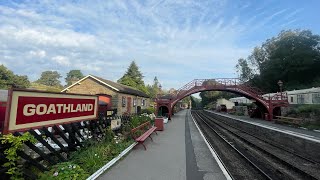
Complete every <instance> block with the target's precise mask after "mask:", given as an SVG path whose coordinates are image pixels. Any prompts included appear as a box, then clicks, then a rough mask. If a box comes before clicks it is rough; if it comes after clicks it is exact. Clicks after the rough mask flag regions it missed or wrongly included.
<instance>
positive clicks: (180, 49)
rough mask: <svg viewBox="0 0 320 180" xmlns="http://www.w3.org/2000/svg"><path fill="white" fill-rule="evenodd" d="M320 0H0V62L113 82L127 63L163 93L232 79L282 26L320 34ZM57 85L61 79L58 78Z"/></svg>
mask: <svg viewBox="0 0 320 180" xmlns="http://www.w3.org/2000/svg"><path fill="white" fill-rule="evenodd" d="M319 7H320V1H317V0H308V1H298V0H297V1H293V0H281V1H279V0H265V1H261V0H251V1H244V0H243V1H241V0H238V1H235V0H232V1H231V0H210V1H205V0H202V1H198V0H195V1H193V0H190V1H183V0H174V1H173V0H172V1H169V0H167V1H166V0H159V1H158V0H157V1H155V0H150V1H137V0H128V1H121V0H115V1H111V0H108V1H101V0H90V1H89V0H88V1H76V0H74V1H65V0H61V1H53V0H39V1H34V0H28V1H5V0H2V1H0V64H4V65H5V66H7V67H8V68H9V69H11V70H13V71H14V72H15V73H17V74H23V75H28V76H29V78H30V80H32V81H33V80H36V79H37V78H39V76H40V74H41V72H42V71H45V70H56V71H59V72H60V73H61V75H63V76H65V75H66V73H67V72H68V71H69V70H71V69H80V70H81V71H82V72H83V73H84V74H85V75H87V74H94V75H97V76H101V77H103V78H105V79H110V80H114V81H116V80H117V79H119V78H120V77H121V76H122V75H123V73H124V72H125V71H126V68H127V67H128V65H129V64H130V62H131V61H132V60H135V61H136V63H137V64H138V66H139V67H140V70H141V72H142V73H143V74H144V76H145V78H144V80H145V82H146V83H152V80H153V78H154V76H157V77H158V79H159V80H160V82H161V84H162V86H163V87H164V88H166V89H169V88H171V87H173V88H179V87H181V86H183V85H184V84H186V83H187V82H189V81H191V80H192V79H195V78H219V77H237V74H236V72H235V68H234V66H235V64H236V62H237V60H238V59H239V58H241V57H247V56H248V55H249V54H250V52H251V51H252V49H253V48H254V47H255V46H257V45H261V43H262V42H264V41H265V40H266V39H268V38H271V37H272V36H275V35H277V34H278V33H279V32H280V31H281V30H284V29H297V28H298V29H310V30H312V32H313V33H316V34H320V23H319V17H320V11H319V9H318V8H319ZM61 80H62V81H63V79H61Z"/></svg>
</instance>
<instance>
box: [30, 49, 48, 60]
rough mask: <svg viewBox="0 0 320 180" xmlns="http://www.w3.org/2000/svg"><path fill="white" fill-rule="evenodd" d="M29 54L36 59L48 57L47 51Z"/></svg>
mask: <svg viewBox="0 0 320 180" xmlns="http://www.w3.org/2000/svg"><path fill="white" fill-rule="evenodd" d="M29 54H30V55H31V56H34V57H38V58H44V57H46V51H43V50H38V51H29Z"/></svg>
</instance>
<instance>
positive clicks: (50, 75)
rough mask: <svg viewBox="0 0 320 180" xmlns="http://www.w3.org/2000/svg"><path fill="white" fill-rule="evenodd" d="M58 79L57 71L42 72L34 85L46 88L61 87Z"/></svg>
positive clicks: (59, 76)
mask: <svg viewBox="0 0 320 180" xmlns="http://www.w3.org/2000/svg"><path fill="white" fill-rule="evenodd" d="M59 78H61V75H60V74H59V73H58V72H57V71H44V72H42V73H41V77H40V78H39V79H38V80H37V81H36V83H39V84H43V85H46V86H57V87H61V84H60V80H59Z"/></svg>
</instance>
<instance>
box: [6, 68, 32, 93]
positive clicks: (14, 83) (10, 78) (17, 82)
mask: <svg viewBox="0 0 320 180" xmlns="http://www.w3.org/2000/svg"><path fill="white" fill-rule="evenodd" d="M29 86H30V81H29V80H28V77H27V76H19V75H15V74H14V73H13V72H12V71H10V70H9V69H8V68H6V67H5V66H4V65H0V88H1V89H8V88H10V87H14V88H27V87H29Z"/></svg>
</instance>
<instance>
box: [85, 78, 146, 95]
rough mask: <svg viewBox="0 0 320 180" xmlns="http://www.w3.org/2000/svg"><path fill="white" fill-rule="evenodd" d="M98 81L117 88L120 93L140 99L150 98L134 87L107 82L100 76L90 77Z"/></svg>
mask: <svg viewBox="0 0 320 180" xmlns="http://www.w3.org/2000/svg"><path fill="white" fill-rule="evenodd" d="M90 76H92V77H94V78H96V79H99V80H100V81H102V82H104V83H106V84H109V85H110V86H112V87H114V88H117V89H118V90H119V92H120V93H124V94H131V95H136V96H140V97H145V98H149V96H148V95H147V94H146V93H144V92H142V91H140V90H137V89H135V88H133V87H130V86H126V85H123V84H119V83H116V82H113V81H110V80H107V79H103V78H101V77H98V76H94V75H90Z"/></svg>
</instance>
